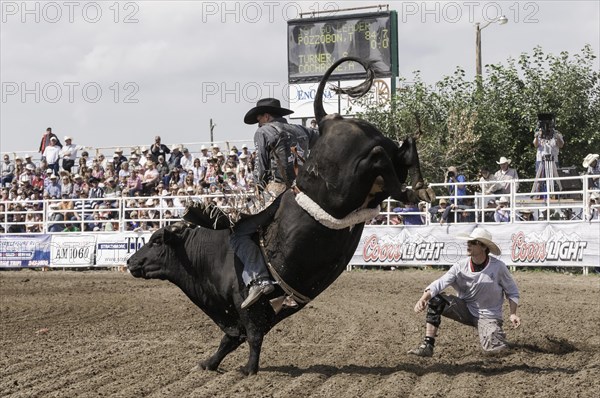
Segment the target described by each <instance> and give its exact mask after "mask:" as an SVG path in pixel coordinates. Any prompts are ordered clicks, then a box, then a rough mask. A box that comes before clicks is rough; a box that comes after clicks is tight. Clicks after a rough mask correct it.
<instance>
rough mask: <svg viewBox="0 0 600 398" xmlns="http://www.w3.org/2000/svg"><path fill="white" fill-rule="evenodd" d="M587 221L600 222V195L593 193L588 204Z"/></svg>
mask: <svg viewBox="0 0 600 398" xmlns="http://www.w3.org/2000/svg"><path fill="white" fill-rule="evenodd" d="M585 219H586V221H591V220H600V194H599V193H598V192H592V193H591V194H590V199H589V202H588V212H587V215H586V217H585Z"/></svg>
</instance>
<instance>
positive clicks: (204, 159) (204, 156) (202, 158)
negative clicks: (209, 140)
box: [198, 145, 212, 169]
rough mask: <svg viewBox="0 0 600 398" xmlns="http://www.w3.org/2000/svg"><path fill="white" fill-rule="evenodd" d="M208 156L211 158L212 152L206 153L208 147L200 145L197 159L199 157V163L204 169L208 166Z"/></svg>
mask: <svg viewBox="0 0 600 398" xmlns="http://www.w3.org/2000/svg"><path fill="white" fill-rule="evenodd" d="M210 158H212V154H209V153H208V148H207V147H206V145H202V146H201V147H200V156H198V159H200V165H201V166H202V167H204V168H205V169H206V168H207V167H208V159H210Z"/></svg>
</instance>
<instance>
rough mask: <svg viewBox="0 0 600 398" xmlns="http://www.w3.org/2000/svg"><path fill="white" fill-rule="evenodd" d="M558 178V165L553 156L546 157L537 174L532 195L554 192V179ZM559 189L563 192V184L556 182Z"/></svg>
mask: <svg viewBox="0 0 600 398" xmlns="http://www.w3.org/2000/svg"><path fill="white" fill-rule="evenodd" d="M555 177H558V170H557V169H556V163H554V159H553V158H552V155H544V157H543V160H542V162H541V163H540V167H539V168H538V170H537V173H536V174H535V182H534V183H533V188H532V189H531V193H534V192H554V178H555ZM544 180H545V182H546V183H545V185H544ZM556 184H557V185H558V189H559V190H560V191H562V184H561V183H560V180H558V181H556Z"/></svg>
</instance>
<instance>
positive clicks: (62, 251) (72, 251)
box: [50, 234, 96, 267]
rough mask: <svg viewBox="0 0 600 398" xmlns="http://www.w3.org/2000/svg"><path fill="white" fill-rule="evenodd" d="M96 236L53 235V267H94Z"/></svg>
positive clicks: (51, 255)
mask: <svg viewBox="0 0 600 398" xmlns="http://www.w3.org/2000/svg"><path fill="white" fill-rule="evenodd" d="M95 244H96V237H95V236H94V235H89V234H88V235H80V234H73V235H53V236H52V243H51V248H50V266H51V267H90V266H92V265H94V245H95Z"/></svg>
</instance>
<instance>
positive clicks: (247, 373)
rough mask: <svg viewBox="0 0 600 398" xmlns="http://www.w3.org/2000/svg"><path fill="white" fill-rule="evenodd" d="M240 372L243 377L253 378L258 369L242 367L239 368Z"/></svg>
mask: <svg viewBox="0 0 600 398" xmlns="http://www.w3.org/2000/svg"><path fill="white" fill-rule="evenodd" d="M240 372H242V373H243V374H244V376H255V375H256V374H257V373H258V369H249V368H248V367H247V366H243V367H241V368H240Z"/></svg>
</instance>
